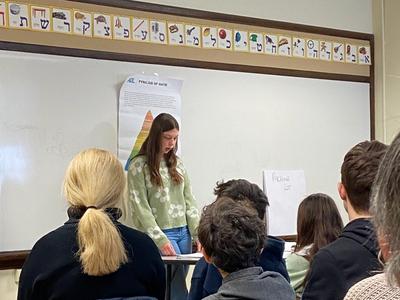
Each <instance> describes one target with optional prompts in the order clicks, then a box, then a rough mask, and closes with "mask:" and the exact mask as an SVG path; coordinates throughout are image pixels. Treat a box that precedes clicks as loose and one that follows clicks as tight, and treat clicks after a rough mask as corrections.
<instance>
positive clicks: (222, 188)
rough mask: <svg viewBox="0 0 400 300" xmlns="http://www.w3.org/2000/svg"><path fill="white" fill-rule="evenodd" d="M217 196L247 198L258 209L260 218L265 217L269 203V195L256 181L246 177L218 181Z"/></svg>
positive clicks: (237, 199) (239, 199) (215, 191)
mask: <svg viewBox="0 0 400 300" xmlns="http://www.w3.org/2000/svg"><path fill="white" fill-rule="evenodd" d="M214 194H215V195H216V196H217V198H219V197H222V196H226V197H229V198H231V199H233V200H235V201H241V200H244V199H246V200H247V201H250V204H251V206H252V207H253V208H254V209H256V210H257V213H258V216H259V218H260V219H264V216H265V211H266V209H267V206H268V205H269V202H268V198H267V195H265V193H264V192H263V191H262V190H261V189H260V188H259V186H258V185H257V184H255V183H251V182H249V181H247V180H245V179H232V180H229V181H227V182H223V181H221V182H217V186H216V187H215V188H214Z"/></svg>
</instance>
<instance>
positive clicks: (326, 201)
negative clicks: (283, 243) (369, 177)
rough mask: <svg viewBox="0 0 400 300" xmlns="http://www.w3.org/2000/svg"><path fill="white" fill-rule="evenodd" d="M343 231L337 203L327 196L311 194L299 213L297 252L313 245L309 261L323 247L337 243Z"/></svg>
mask: <svg viewBox="0 0 400 300" xmlns="http://www.w3.org/2000/svg"><path fill="white" fill-rule="evenodd" d="M342 229H343V221H342V218H341V217H340V214H339V211H338V209H337V206H336V204H335V201H334V200H333V199H332V198H331V197H329V196H328V195H326V194H322V193H318V194H311V195H309V196H308V197H306V198H305V199H304V200H303V201H302V202H301V203H300V205H299V208H298V211H297V241H296V248H295V251H299V250H301V249H303V248H304V247H306V246H308V245H311V244H312V246H311V248H310V250H309V255H308V256H307V259H309V260H311V259H312V258H313V256H314V255H315V254H316V253H317V252H318V250H319V249H321V248H322V247H324V246H326V245H328V244H330V243H331V242H333V241H335V240H336V239H337V238H338V237H339V235H340V233H341V232H342Z"/></svg>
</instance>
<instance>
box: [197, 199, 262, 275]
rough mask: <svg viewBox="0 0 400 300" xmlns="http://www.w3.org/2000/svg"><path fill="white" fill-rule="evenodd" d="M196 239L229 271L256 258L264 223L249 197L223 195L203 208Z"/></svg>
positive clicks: (260, 248) (216, 262) (212, 257)
mask: <svg viewBox="0 0 400 300" xmlns="http://www.w3.org/2000/svg"><path fill="white" fill-rule="evenodd" d="M198 235H199V241H200V243H201V245H202V247H203V249H204V251H205V253H206V254H207V255H208V256H209V257H210V258H211V261H212V263H213V264H214V265H215V266H216V267H217V268H219V269H221V270H223V271H225V272H228V273H232V272H235V271H238V270H241V269H245V268H248V267H253V266H255V265H256V263H257V262H258V259H259V256H260V253H261V250H262V247H263V245H264V241H265V226H264V223H263V221H262V220H261V219H260V218H259V216H258V214H257V211H256V210H255V209H254V208H253V207H252V205H251V204H250V202H249V200H248V199H247V201H246V200H245V199H243V201H240V202H237V201H235V200H233V199H231V198H229V197H225V196H222V197H220V198H218V200H217V201H215V202H213V203H212V204H210V205H208V206H206V207H205V208H204V209H203V213H202V217H201V220H200V224H199V228H198Z"/></svg>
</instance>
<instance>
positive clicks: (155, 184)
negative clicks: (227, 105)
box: [128, 113, 199, 300]
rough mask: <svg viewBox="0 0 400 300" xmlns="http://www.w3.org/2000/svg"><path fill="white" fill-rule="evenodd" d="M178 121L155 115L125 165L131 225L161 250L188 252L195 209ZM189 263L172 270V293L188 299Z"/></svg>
mask: <svg viewBox="0 0 400 300" xmlns="http://www.w3.org/2000/svg"><path fill="white" fill-rule="evenodd" d="M178 135H179V124H178V122H177V121H176V119H175V118H174V117H173V116H171V115H170V114H167V113H162V114H159V115H158V116H157V117H156V118H155V119H154V121H153V123H152V126H151V128H150V133H149V135H148V137H147V138H146V140H145V141H144V143H143V145H142V147H141V148H140V151H139V154H138V155H137V156H136V157H134V158H133V160H132V161H131V163H130V165H129V169H128V189H129V200H130V203H131V205H132V218H133V223H134V226H135V227H136V228H137V229H139V230H141V231H143V232H146V233H147V234H148V235H149V236H150V237H151V238H152V239H153V241H154V242H155V243H156V245H157V246H158V248H159V250H160V252H161V253H162V255H176V254H188V253H191V252H192V240H193V241H196V240H197V226H198V223H199V215H198V210H197V206H196V203H195V199H194V197H193V195H192V190H191V186H190V181H189V177H188V175H187V172H186V170H185V168H184V166H183V163H182V161H181V160H180V159H179V158H178V157H177V156H176V151H177V148H178V144H177V141H178ZM186 273H187V267H185V268H184V267H183V266H182V267H177V268H176V269H175V270H173V275H172V276H173V277H172V288H171V289H172V291H173V295H172V297H173V299H174V300H175V299H176V300H178V299H179V300H180V299H186V297H187V288H186V282H185V277H186Z"/></svg>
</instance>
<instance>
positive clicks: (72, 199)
mask: <svg viewBox="0 0 400 300" xmlns="http://www.w3.org/2000/svg"><path fill="white" fill-rule="evenodd" d="M124 187H125V175H124V171H123V169H122V166H121V163H120V162H119V161H118V159H117V158H116V157H115V156H114V155H113V154H111V153H110V152H108V151H104V150H99V149H88V150H84V151H82V152H80V153H79V154H78V155H77V156H75V158H74V159H73V160H72V161H71V163H70V165H69V167H68V169H67V172H66V175H65V180H64V194H65V197H66V198H67V200H68V202H69V203H70V204H71V205H73V206H78V207H86V208H87V209H86V211H85V212H84V214H83V216H82V217H81V218H80V221H79V224H78V233H77V235H78V236H77V239H78V244H79V251H78V253H77V254H78V255H79V260H80V262H81V264H82V270H83V272H84V273H85V274H88V275H92V276H102V275H106V274H110V273H113V272H115V271H117V270H118V268H119V267H120V266H121V265H122V264H124V263H126V262H127V261H128V257H127V255H126V250H125V247H124V243H123V241H122V238H121V235H120V232H119V230H118V228H117V227H116V226H115V224H114V223H113V221H112V220H111V219H110V217H109V215H108V214H107V213H106V212H105V211H104V209H106V208H111V207H116V206H120V202H121V200H122V194H123V191H124Z"/></svg>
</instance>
